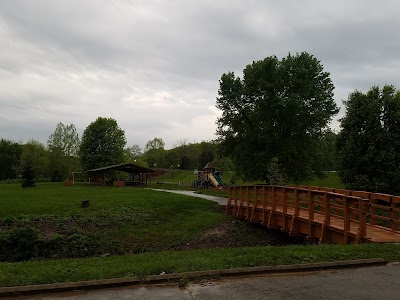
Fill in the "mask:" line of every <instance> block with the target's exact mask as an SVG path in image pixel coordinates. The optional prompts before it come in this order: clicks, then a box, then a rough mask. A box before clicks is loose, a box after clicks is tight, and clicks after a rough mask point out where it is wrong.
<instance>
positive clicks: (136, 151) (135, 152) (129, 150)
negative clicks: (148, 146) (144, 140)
mask: <svg viewBox="0 0 400 300" xmlns="http://www.w3.org/2000/svg"><path fill="white" fill-rule="evenodd" d="M142 154H143V153H142V149H141V148H140V146H139V145H133V146H131V147H126V148H125V157H126V160H127V161H128V162H134V161H135V160H137V159H139V157H140V156H141V155H142Z"/></svg>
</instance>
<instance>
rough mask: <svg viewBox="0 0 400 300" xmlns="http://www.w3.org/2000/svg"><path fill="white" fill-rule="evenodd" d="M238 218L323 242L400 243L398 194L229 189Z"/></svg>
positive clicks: (316, 189)
mask: <svg viewBox="0 0 400 300" xmlns="http://www.w3.org/2000/svg"><path fill="white" fill-rule="evenodd" d="M226 211H227V212H228V213H230V214H232V215H233V216H235V217H236V218H239V219H245V220H246V221H249V222H253V223H261V224H262V225H264V226H267V227H268V228H269V229H280V230H282V231H284V232H288V233H289V235H291V236H297V235H306V236H307V238H308V239H309V240H314V239H318V240H319V241H320V242H321V243H340V244H347V243H361V242H373V243H386V242H400V231H399V227H400V220H399V212H400V196H393V195H386V194H376V193H368V192H361V191H350V190H342V189H329V188H319V187H307V186H296V187H288V186H269V185H255V186H240V187H230V188H229V200H228V203H227V206H226Z"/></svg>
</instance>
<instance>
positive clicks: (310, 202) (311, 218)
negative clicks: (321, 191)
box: [307, 190, 314, 240]
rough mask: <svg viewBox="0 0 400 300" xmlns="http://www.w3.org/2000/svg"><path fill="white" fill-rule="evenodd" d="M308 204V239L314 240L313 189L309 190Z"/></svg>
mask: <svg viewBox="0 0 400 300" xmlns="http://www.w3.org/2000/svg"><path fill="white" fill-rule="evenodd" d="M307 206H308V237H307V239H308V240H312V239H313V238H314V236H313V232H312V221H314V194H313V192H312V191H310V190H309V191H308V199H307Z"/></svg>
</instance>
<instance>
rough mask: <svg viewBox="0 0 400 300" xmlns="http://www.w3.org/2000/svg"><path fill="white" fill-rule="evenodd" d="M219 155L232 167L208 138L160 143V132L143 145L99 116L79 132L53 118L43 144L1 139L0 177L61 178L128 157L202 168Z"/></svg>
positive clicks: (25, 181) (29, 182)
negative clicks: (131, 141)
mask: <svg viewBox="0 0 400 300" xmlns="http://www.w3.org/2000/svg"><path fill="white" fill-rule="evenodd" d="M211 161H216V162H218V161H219V165H220V166H221V168H225V169H226V170H228V169H229V170H230V169H232V166H231V165H230V161H229V160H227V159H222V158H220V157H219V156H218V154H217V147H216V144H215V142H213V141H202V142H201V143H188V142H187V141H186V140H180V141H178V142H177V143H176V145H175V146H174V147H173V148H172V149H165V142H164V141H163V140H162V138H159V137H155V138H153V139H151V140H149V141H148V142H147V143H146V145H145V147H144V148H141V147H140V146H139V145H137V144H135V145H132V146H127V144H126V138H125V132H124V130H122V129H121V128H120V127H119V126H118V123H117V121H116V120H114V119H112V118H104V117H98V118H97V119H96V120H95V121H93V122H92V123H90V124H89V125H88V127H87V128H86V129H85V130H84V132H83V135H82V137H81V138H80V137H79V135H78V133H77V131H76V128H75V126H74V124H70V125H64V124H63V123H61V122H60V123H58V124H57V126H56V128H55V130H54V132H53V133H52V134H51V135H50V136H49V139H48V141H47V145H44V144H42V143H40V142H38V141H35V140H30V141H28V142H27V143H25V144H20V143H16V142H13V141H10V140H6V139H1V140H0V180H7V179H22V185H23V186H26V187H28V186H34V185H35V180H36V181H37V180H45V181H54V182H58V181H64V180H65V179H66V178H67V177H68V175H69V174H70V172H73V171H76V172H79V171H85V170H90V169H94V168H98V167H104V166H107V165H114V164H120V163H133V164H136V165H140V166H144V167H149V168H165V169H185V170H187V169H201V168H203V167H204V166H205V165H206V164H207V162H211Z"/></svg>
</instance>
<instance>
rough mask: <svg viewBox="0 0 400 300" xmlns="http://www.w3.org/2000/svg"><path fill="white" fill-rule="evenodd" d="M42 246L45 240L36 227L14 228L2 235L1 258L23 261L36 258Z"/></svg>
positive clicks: (0, 243)
mask: <svg viewBox="0 0 400 300" xmlns="http://www.w3.org/2000/svg"><path fill="white" fill-rule="evenodd" d="M42 246H43V240H41V238H40V235H39V233H38V231H37V230H35V229H34V228H32V227H30V226H25V227H20V228H14V229H11V230H10V231H8V232H7V233H6V234H4V235H3V236H2V237H0V260H1V261H21V260H28V259H31V258H36V257H38V256H39V254H40V249H41V248H42Z"/></svg>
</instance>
